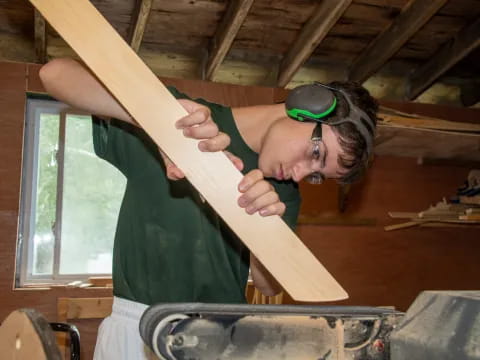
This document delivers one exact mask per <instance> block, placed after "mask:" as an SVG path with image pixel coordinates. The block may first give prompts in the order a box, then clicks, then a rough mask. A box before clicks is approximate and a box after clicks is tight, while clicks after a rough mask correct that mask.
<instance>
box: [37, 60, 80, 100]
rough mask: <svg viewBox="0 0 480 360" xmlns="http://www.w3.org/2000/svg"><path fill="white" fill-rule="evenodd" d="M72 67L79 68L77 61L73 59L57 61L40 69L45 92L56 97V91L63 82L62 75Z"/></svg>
mask: <svg viewBox="0 0 480 360" xmlns="http://www.w3.org/2000/svg"><path fill="white" fill-rule="evenodd" d="M72 66H78V63H77V61H75V60H73V59H66V58H65V59H55V60H52V61H50V62H48V63H47V64H45V65H43V66H42V67H41V68H40V71H39V76H40V80H41V82H42V84H43V87H44V88H45V90H46V91H47V92H48V93H49V94H51V95H53V96H55V89H56V88H57V87H58V85H59V83H61V82H62V81H64V80H65V79H63V80H62V74H64V73H65V70H67V69H69V68H71V67H72Z"/></svg>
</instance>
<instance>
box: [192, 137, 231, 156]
mask: <svg viewBox="0 0 480 360" xmlns="http://www.w3.org/2000/svg"><path fill="white" fill-rule="evenodd" d="M228 145H230V136H228V135H227V134H225V133H218V134H217V135H215V136H213V137H211V138H210V139H207V140H202V141H200V142H199V143H198V148H199V149H200V150H201V151H208V152H215V151H222V150H225V149H226V148H227V147H228Z"/></svg>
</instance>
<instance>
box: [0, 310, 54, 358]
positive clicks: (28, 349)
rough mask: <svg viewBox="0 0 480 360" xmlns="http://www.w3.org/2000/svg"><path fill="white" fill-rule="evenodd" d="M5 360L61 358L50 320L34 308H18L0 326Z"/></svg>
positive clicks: (2, 352) (2, 351)
mask: <svg viewBox="0 0 480 360" xmlns="http://www.w3.org/2000/svg"><path fill="white" fill-rule="evenodd" d="M0 354H1V355H0V357H1V358H2V359H3V360H22V359H32V360H60V359H61V358H60V352H59V350H58V348H57V345H56V340H55V336H54V335H53V331H52V330H51V329H50V325H49V324H48V322H47V321H46V320H45V319H44V318H43V317H42V316H41V315H40V314H38V313H37V312H35V311H33V310H16V311H13V312H12V313H11V314H10V315H8V316H7V318H6V319H5V320H4V321H2V326H0Z"/></svg>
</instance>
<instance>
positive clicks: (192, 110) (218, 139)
mask: <svg viewBox="0 0 480 360" xmlns="http://www.w3.org/2000/svg"><path fill="white" fill-rule="evenodd" d="M178 102H179V103H180V104H181V105H182V106H183V108H184V109H185V110H186V111H187V112H188V115H187V116H185V117H183V118H181V119H180V120H178V121H177V122H176V123H175V127H176V128H177V129H182V130H183V134H184V135H185V137H188V138H192V139H198V140H201V141H200V142H199V143H198V148H199V150H200V151H206V152H215V151H224V153H225V155H227V157H228V158H229V159H230V161H232V162H233V164H234V165H235V167H236V168H237V169H238V170H240V171H241V170H242V169H243V161H242V160H241V159H240V158H238V157H237V156H235V155H233V154H231V153H230V152H228V151H225V149H226V148H227V147H228V145H230V136H228V135H227V134H225V133H223V132H221V131H220V130H219V129H218V126H217V124H215V122H214V121H213V119H212V117H211V113H210V109H209V108H208V107H206V106H204V105H201V104H198V103H196V102H194V101H191V100H186V99H180V100H178ZM160 154H161V155H162V158H163V161H164V162H165V167H166V169H167V177H168V178H169V179H170V180H180V179H183V178H184V177H185V174H184V173H183V171H182V170H181V169H179V168H178V167H177V166H176V165H175V164H174V163H173V162H172V161H171V160H170V159H169V158H168V157H167V156H166V155H165V153H163V152H162V151H161V150H160Z"/></svg>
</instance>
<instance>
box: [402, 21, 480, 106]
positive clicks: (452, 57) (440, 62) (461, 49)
mask: <svg viewBox="0 0 480 360" xmlns="http://www.w3.org/2000/svg"><path fill="white" fill-rule="evenodd" d="M479 45H480V18H479V19H477V20H475V21H474V22H473V23H471V24H470V25H468V26H466V27H464V28H463V29H462V30H461V31H459V32H458V33H457V35H456V36H455V37H454V38H453V39H451V40H450V41H449V42H448V43H447V44H445V45H444V46H443V47H442V48H441V49H440V50H439V51H437V52H436V53H435V54H433V55H432V56H431V58H430V60H429V61H427V62H426V63H425V64H424V65H422V66H420V67H419V68H418V69H416V70H415V71H414V72H413V73H412V75H411V76H410V77H409V82H408V90H407V98H408V99H410V100H412V99H415V98H416V97H417V96H418V95H420V94H421V93H422V92H423V91H425V90H426V89H427V88H428V87H429V86H430V85H431V84H432V83H433V82H434V81H435V80H437V79H438V78H439V77H440V76H441V75H442V74H444V73H445V72H447V70H449V69H451V68H452V67H453V66H454V65H455V64H457V63H458V62H459V61H460V60H462V59H463V58H465V57H466V56H467V55H468V54H469V53H470V52H471V51H472V50H474V49H475V48H477V47H478V46H479Z"/></svg>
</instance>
